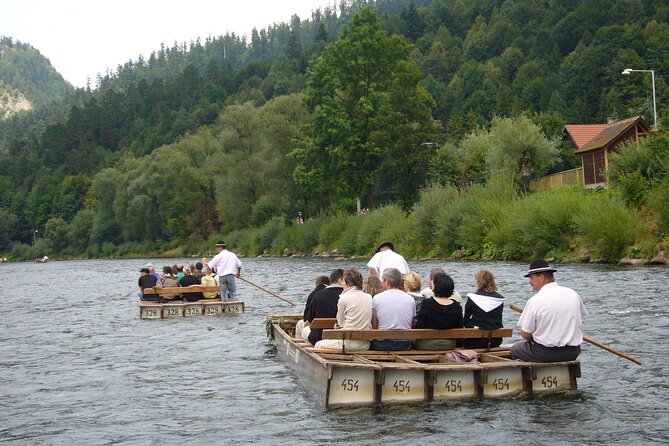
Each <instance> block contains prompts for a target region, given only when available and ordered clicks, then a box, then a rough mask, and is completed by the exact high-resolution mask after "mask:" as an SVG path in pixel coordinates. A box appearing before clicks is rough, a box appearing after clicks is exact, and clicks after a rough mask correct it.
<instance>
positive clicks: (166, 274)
mask: <svg viewBox="0 0 669 446" xmlns="http://www.w3.org/2000/svg"><path fill="white" fill-rule="evenodd" d="M179 286H181V285H180V284H179V279H177V278H176V276H175V275H174V274H172V267H171V266H169V265H167V266H163V277H161V278H160V280H159V281H158V283H157V284H156V288H174V287H179ZM180 298H181V295H180V294H160V295H158V298H157V299H156V302H158V303H163V302H164V301H166V300H169V301H172V300H177V299H180Z"/></svg>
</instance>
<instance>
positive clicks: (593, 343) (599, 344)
mask: <svg viewBox="0 0 669 446" xmlns="http://www.w3.org/2000/svg"><path fill="white" fill-rule="evenodd" d="M509 308H511V309H512V310H514V311H517V312H518V313H522V312H523V309H522V308H520V307H517V306H515V305H513V304H511V305H509ZM583 340H584V341H585V342H589V343H590V344H592V345H596V346H597V347H599V348H603V349H604V350H606V351H607V352H611V353H613V354H614V355H618V356H620V357H621V358H625V359H627V360H629V361H632V362H634V363H636V364H639V365H641V364H642V362H641V361H639V360H638V359H636V358H633V357H631V356H630V355H626V354H625V353H623V352H619V351H618V350H616V349H614V348H611V347H609V346H608V345H604V344H602V343H601V342H597V341H595V340H594V339H590V338H589V337H587V336H583Z"/></svg>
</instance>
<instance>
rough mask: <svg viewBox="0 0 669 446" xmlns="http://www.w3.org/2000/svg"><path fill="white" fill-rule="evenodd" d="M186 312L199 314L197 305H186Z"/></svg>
mask: <svg viewBox="0 0 669 446" xmlns="http://www.w3.org/2000/svg"><path fill="white" fill-rule="evenodd" d="M188 314H200V309H199V308H198V307H188Z"/></svg>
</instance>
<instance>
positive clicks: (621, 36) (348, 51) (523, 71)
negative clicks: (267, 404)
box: [0, 0, 669, 255]
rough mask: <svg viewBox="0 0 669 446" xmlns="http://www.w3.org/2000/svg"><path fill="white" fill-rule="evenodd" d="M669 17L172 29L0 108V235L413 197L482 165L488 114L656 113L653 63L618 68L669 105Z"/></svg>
mask: <svg viewBox="0 0 669 446" xmlns="http://www.w3.org/2000/svg"><path fill="white" fill-rule="evenodd" d="M366 6H369V7H370V8H371V11H372V15H373V16H374V17H373V18H372V17H370V16H369V14H362V16H361V15H360V11H361V9H362V8H364V7H366ZM356 20H357V22H356ZM668 21H669V5H668V4H667V3H666V1H664V0H649V1H641V0H559V1H558V0H548V1H541V2H538V1H535V0H514V1H511V0H506V1H504V0H456V1H453V0H435V1H428V0H425V1H418V0H417V1H414V2H406V1H400V0H378V1H373V0H369V1H363V0H355V1H342V2H340V4H339V6H338V7H336V8H330V7H328V8H325V9H322V10H316V11H314V12H313V13H312V15H311V17H309V18H300V17H297V16H293V18H292V20H291V22H290V23H280V24H274V25H271V26H269V27H267V28H262V29H253V30H252V32H251V33H250V38H249V39H248V40H247V39H246V38H245V37H240V36H237V35H235V34H226V35H224V36H217V37H211V38H207V39H206V40H205V41H200V40H198V41H194V42H175V43H174V44H172V45H171V46H163V47H161V48H160V49H156V51H155V52H154V53H152V54H151V55H150V56H149V57H148V58H146V59H144V58H139V59H137V60H130V61H129V62H128V63H126V64H125V65H123V66H119V67H117V69H116V70H115V71H113V72H108V73H103V74H101V75H100V76H98V78H97V79H96V80H95V85H94V86H93V88H92V89H85V90H77V91H76V92H74V93H73V94H70V95H67V96H65V97H64V99H62V101H61V102H59V103H58V104H51V105H49V106H48V107H45V108H42V109H39V110H38V112H37V113H31V114H25V115H20V116H17V117H15V118H13V119H9V120H5V121H2V122H0V252H2V251H9V250H10V249H19V250H20V249H23V248H24V247H25V245H28V244H31V243H32V242H33V239H34V238H35V237H34V236H35V234H41V235H43V236H44V235H46V239H44V240H45V241H44V243H48V244H49V245H48V247H49V248H50V249H53V250H54V251H55V252H65V251H67V253H69V254H74V253H78V252H83V251H84V250H86V249H88V250H89V254H91V255H95V254H97V253H100V252H101V250H102V251H106V252H113V250H114V248H113V247H114V246H120V245H124V244H126V245H127V244H132V243H134V244H145V245H142V246H145V247H146V249H152V248H154V247H155V246H171V245H173V244H178V243H181V242H184V241H185V240H193V239H202V238H206V237H208V236H210V235H212V234H213V233H216V232H220V231H228V230H231V229H235V228H240V227H246V226H249V225H259V224H262V223H264V222H265V221H267V220H268V219H270V218H272V217H274V216H283V217H284V218H286V219H291V218H293V217H294V215H296V212H298V211H304V212H307V213H308V214H309V215H317V214H319V213H321V212H323V211H329V210H332V209H339V210H346V211H351V210H353V209H355V201H356V199H360V198H361V197H362V199H363V201H364V203H363V204H366V205H367V206H375V205H378V204H383V203H389V202H397V203H400V205H401V206H402V207H404V208H405V209H408V208H410V207H411V203H412V202H413V201H415V199H416V197H417V196H418V193H419V191H420V190H421V188H423V187H424V186H425V185H426V184H427V183H428V182H434V181H438V182H442V183H443V182H444V181H446V182H452V183H456V182H457V179H458V178H459V179H460V180H462V178H463V175H464V176H468V178H467V181H468V182H472V181H473V182H476V181H484V178H485V172H483V171H478V172H474V173H473V174H472V168H471V167H472V166H471V165H468V164H467V162H465V161H463V160H466V159H468V157H469V159H470V161H471V160H474V161H471V162H476V157H477V156H478V155H477V154H476V153H474V152H475V150H474V151H473V152H469V153H463V149H462V148H461V147H460V146H458V147H457V150H456V147H455V146H456V145H457V144H458V143H459V142H460V141H461V140H462V139H463V137H465V136H466V135H469V134H470V133H471V132H472V131H475V130H476V129H477V128H480V127H482V128H487V127H489V126H490V125H491V123H492V121H493V118H494V117H496V116H497V117H516V116H520V115H523V114H524V115H526V116H529V117H530V118H531V119H532V121H533V122H534V123H536V124H538V125H539V126H540V127H541V129H542V130H543V131H544V132H545V133H546V136H547V137H548V138H551V137H553V136H555V135H556V134H558V133H559V132H560V130H561V128H562V125H563V124H564V123H566V122H569V123H592V122H606V119H607V118H610V117H618V118H625V117H628V116H630V115H637V114H642V115H644V116H646V117H651V116H652V102H651V100H650V93H649V92H650V90H649V86H650V79H649V76H645V75H642V74H640V73H639V74H637V75H633V76H621V75H620V73H621V71H622V70H623V69H624V68H628V67H629V68H637V69H639V68H652V69H654V70H656V73H657V79H656V80H657V98H658V104H659V109H658V112H659V114H660V116H661V117H664V116H666V115H667V111H668V109H667V106H666V105H665V104H667V103H668V101H667V99H669V90H668V89H667V84H666V78H665V76H664V73H666V72H667V69H668V68H669V59H668V58H667V57H666V55H667V54H669V25H668V24H667V22H668ZM3 42H5V40H3ZM369 48H374V51H373V52H369V53H365V51H367V50H368V49H369ZM347 55H348V56H361V57H362V59H361V60H360V61H359V62H360V64H358V66H355V65H356V60H357V59H354V58H347ZM4 60H5V59H4V58H3V60H2V61H4ZM2 61H0V63H1V62H2ZM49 68H50V66H48V65H47V66H46V67H44V68H43V69H40V70H38V71H43V72H45V73H46V72H48V70H49ZM346 70H349V71H346ZM44 76H46V74H44ZM361 76H362V77H361ZM19 77H20V76H19ZM23 80H26V79H23ZM12 85H16V83H12ZM66 87H67V86H64V87H63V88H64V92H67V88H66ZM48 96H50V97H53V96H56V93H55V92H53V91H52V92H51V93H48ZM347 119H348V120H347ZM333 129H337V132H335V131H334V130H333ZM347 148H354V149H356V150H357V151H355V150H353V151H351V150H348V149H347ZM358 149H359V150H358ZM319 151H320V152H319ZM326 152H327V154H328V155H327V156H321V155H323V154H325V153H326ZM323 160H325V161H328V162H329V163H330V164H329V165H330V166H335V165H337V166H339V167H337V168H336V169H333V171H332V172H330V174H331V175H346V181H347V184H345V185H342V184H333V183H332V182H328V181H326V180H327V179H328V176H329V175H328V171H327V165H325V164H324V163H323V162H322V161H323ZM451 161H452V162H451ZM479 161H480V160H479ZM554 161H556V162H557V160H554ZM563 161H564V160H563ZM319 163H320V164H319ZM363 167H364V168H363ZM445 169H446V170H445ZM447 169H450V171H449V170H447ZM548 169H550V166H542V169H537V170H536V171H534V172H533V175H534V176H540V175H542V174H543V173H545V172H546V171H547V170H548ZM361 170H362V171H363V173H360V171H361ZM393 176H394V177H393ZM395 177H397V178H399V180H398V181H389V180H388V178H395ZM36 231H37V232H36ZM156 240H158V242H156ZM156 243H157V244H156ZM45 246H46V245H45ZM104 246H106V247H107V248H106V249H103V247H104ZM12 247H14V248H12ZM138 249H141V248H138ZM68 250H69V251H68Z"/></svg>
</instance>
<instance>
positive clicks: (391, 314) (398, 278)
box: [371, 268, 416, 350]
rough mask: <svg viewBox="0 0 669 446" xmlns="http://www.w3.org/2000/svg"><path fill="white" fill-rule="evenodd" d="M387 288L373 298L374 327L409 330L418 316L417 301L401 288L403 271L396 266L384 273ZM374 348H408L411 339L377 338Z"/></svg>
mask: <svg viewBox="0 0 669 446" xmlns="http://www.w3.org/2000/svg"><path fill="white" fill-rule="evenodd" d="M382 282H383V286H384V287H385V288H386V290H385V291H384V292H382V293H379V294H377V295H376V296H374V297H373V298H372V308H373V316H372V327H374V328H378V329H382V330H408V329H411V327H412V326H413V321H414V319H415V317H416V302H415V301H414V299H413V297H411V296H409V295H408V294H407V293H405V292H404V291H402V290H400V289H399V288H400V286H401V285H402V273H400V271H399V270H398V269H396V268H387V269H386V270H385V271H384V272H383V275H382ZM371 348H372V349H373V350H408V349H410V348H411V341H410V340H405V339H399V340H394V339H391V340H388V339H375V340H373V341H372V343H371Z"/></svg>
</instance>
